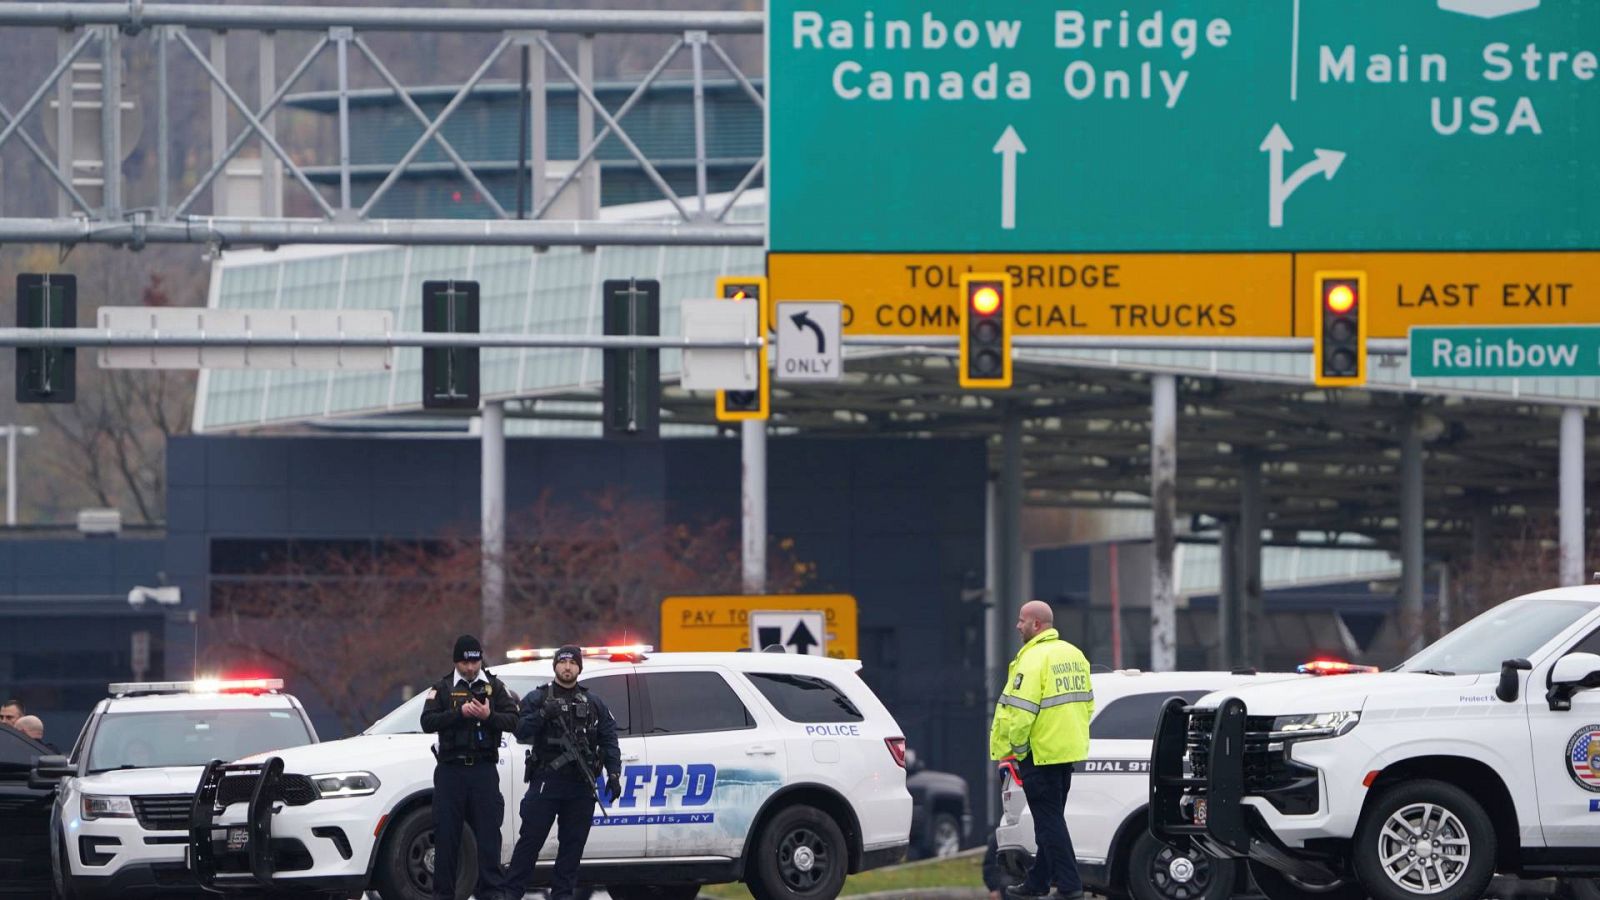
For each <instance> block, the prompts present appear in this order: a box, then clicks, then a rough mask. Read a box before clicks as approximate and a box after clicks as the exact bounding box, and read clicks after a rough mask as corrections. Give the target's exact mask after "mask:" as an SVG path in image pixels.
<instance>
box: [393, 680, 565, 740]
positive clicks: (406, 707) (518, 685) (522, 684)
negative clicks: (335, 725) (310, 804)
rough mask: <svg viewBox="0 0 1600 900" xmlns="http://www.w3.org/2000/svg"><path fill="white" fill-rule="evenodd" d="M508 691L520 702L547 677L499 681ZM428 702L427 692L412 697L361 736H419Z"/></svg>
mask: <svg viewBox="0 0 1600 900" xmlns="http://www.w3.org/2000/svg"><path fill="white" fill-rule="evenodd" d="M500 680H501V681H503V682H504V683H505V686H506V687H507V688H508V689H510V691H511V693H512V697H513V699H518V700H520V699H521V698H522V695H523V694H526V693H527V692H529V691H531V690H533V689H534V688H536V687H538V686H539V685H541V684H544V683H545V682H546V681H549V680H550V676H548V675H510V676H507V677H505V678H502V679H500ZM427 702H428V692H427V691H423V692H422V693H420V694H418V695H416V696H415V697H412V698H411V699H410V700H407V701H406V702H404V703H402V704H400V705H399V706H397V707H395V708H394V709H393V711H391V712H390V713H389V714H388V715H386V716H384V717H383V718H381V719H379V720H378V721H376V722H373V723H372V726H371V727H370V728H368V729H367V730H366V731H363V732H361V733H362V734H421V733H422V705H423V704H424V703H427Z"/></svg>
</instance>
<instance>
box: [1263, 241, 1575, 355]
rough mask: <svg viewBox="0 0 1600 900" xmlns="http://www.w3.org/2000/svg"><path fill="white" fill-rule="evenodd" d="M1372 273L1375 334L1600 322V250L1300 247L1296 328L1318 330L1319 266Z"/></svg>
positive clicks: (1369, 313)
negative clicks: (1379, 250)
mask: <svg viewBox="0 0 1600 900" xmlns="http://www.w3.org/2000/svg"><path fill="white" fill-rule="evenodd" d="M1324 269H1360V270H1364V271H1365V272H1366V273H1367V292H1366V296H1364V297H1363V298H1362V301H1363V302H1364V303H1366V305H1367V309H1366V313H1365V319H1366V323H1367V335H1368V336H1369V337H1382V338H1403V337H1405V336H1406V334H1407V332H1408V331H1409V330H1410V329H1411V327H1412V326H1413V325H1422V326H1427V325H1585V324H1594V323H1600V253H1300V254H1297V255H1296V257H1295V271H1296V275H1295V278H1296V281H1297V282H1298V284H1297V286H1296V289H1297V291H1298V294H1299V305H1298V307H1297V309H1296V316H1295V334H1296V336H1299V337H1310V336H1311V327H1312V323H1313V319H1312V316H1313V315H1314V313H1315V310H1316V302H1317V298H1316V286H1315V284H1314V283H1313V280H1312V279H1313V275H1314V273H1315V272H1317V271H1320V270H1324Z"/></svg>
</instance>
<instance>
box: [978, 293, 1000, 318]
mask: <svg viewBox="0 0 1600 900" xmlns="http://www.w3.org/2000/svg"><path fill="white" fill-rule="evenodd" d="M999 308H1000V292H999V291H997V290H995V289H994V288H992V287H989V286H987V285H985V286H984V287H981V288H978V289H977V290H976V291H973V292H972V311H973V312H975V313H977V314H978V315H980V316H992V315H994V312H995V310H997V309H999Z"/></svg>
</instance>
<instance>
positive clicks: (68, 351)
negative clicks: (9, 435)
mask: <svg viewBox="0 0 1600 900" xmlns="http://www.w3.org/2000/svg"><path fill="white" fill-rule="evenodd" d="M77 326H78V277H77V276H76V275H35V274H32V273H26V272H25V273H22V274H19V275H18V276H17V327H18V328H76V327H77ZM77 394H78V351H77V350H76V349H74V348H72V347H18V348H17V402H18V403H71V402H72V401H73V400H74V399H76V398H77Z"/></svg>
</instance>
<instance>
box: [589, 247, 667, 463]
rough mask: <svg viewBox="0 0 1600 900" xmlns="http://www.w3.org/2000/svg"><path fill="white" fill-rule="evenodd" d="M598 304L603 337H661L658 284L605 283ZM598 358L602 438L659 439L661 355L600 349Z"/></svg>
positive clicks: (638, 281) (648, 281) (624, 280)
mask: <svg viewBox="0 0 1600 900" xmlns="http://www.w3.org/2000/svg"><path fill="white" fill-rule="evenodd" d="M601 299H602V301H603V305H604V307H605V309H604V313H603V319H604V325H605V333H606V334H608V335H651V336H655V335H659V334H661V282H659V281H656V280H655V279H644V278H637V279H636V278H616V279H607V281H606V282H605V285H604V286H603V287H602V289H601ZM601 355H602V356H603V357H604V366H603V371H604V375H603V379H604V380H603V382H602V393H601V396H602V397H603V399H604V402H603V403H602V404H601V406H602V408H603V413H602V416H601V433H602V434H604V435H605V436H606V437H644V438H655V437H660V436H661V351H660V350H605V351H602V354H601Z"/></svg>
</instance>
